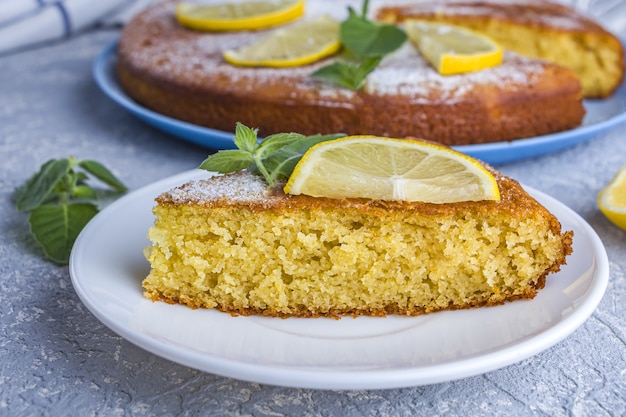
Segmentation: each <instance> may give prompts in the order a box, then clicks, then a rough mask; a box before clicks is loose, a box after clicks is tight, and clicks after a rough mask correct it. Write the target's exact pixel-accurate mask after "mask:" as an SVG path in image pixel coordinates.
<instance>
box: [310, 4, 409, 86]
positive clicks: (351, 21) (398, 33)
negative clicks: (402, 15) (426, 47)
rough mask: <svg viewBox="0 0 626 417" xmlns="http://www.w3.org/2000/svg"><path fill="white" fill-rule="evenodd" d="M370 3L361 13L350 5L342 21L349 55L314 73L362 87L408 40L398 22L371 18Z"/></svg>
mask: <svg viewBox="0 0 626 417" xmlns="http://www.w3.org/2000/svg"><path fill="white" fill-rule="evenodd" d="M368 3H369V1H368V0H364V2H363V9H362V11H361V14H357V12H355V11H354V9H352V8H351V7H349V8H348V12H349V16H348V18H347V19H346V20H345V21H343V22H342V23H341V26H340V31H339V37H340V40H341V43H342V45H343V48H344V52H345V53H344V55H345V59H344V60H341V61H335V62H334V63H332V64H330V65H327V66H325V67H322V68H320V69H318V70H317V71H315V72H314V73H313V74H311V75H312V76H314V77H319V78H324V79H327V80H330V81H332V82H334V83H337V84H339V85H341V86H342V87H346V88H349V89H351V90H358V89H360V88H361V87H362V86H363V83H364V82H365V79H366V78H367V76H368V75H369V74H370V73H371V72H372V71H374V69H376V67H377V66H378V64H380V62H381V61H382V59H383V58H384V57H385V56H386V55H388V54H390V53H391V52H393V51H395V50H396V49H398V48H399V47H400V46H402V44H403V43H404V42H405V41H406V39H407V35H406V33H404V31H402V30H401V29H400V28H398V27H397V26H395V25H391V24H380V23H376V22H372V21H370V20H368V19H367V10H368Z"/></svg>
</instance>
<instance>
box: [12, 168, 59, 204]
mask: <svg viewBox="0 0 626 417" xmlns="http://www.w3.org/2000/svg"><path fill="white" fill-rule="evenodd" d="M69 169H70V162H69V160H67V159H51V160H49V161H47V162H46V163H45V164H43V165H42V166H41V168H40V170H39V172H37V173H36V174H35V175H33V176H32V177H31V178H30V179H29V180H28V181H27V182H26V183H25V184H24V185H22V186H21V187H19V188H17V189H16V190H15V197H16V206H17V209H18V211H30V210H33V209H34V208H36V207H37V206H39V205H41V204H43V203H44V202H46V201H48V200H49V198H50V196H51V195H52V194H53V192H54V191H55V187H56V186H57V184H58V183H59V181H60V180H61V179H62V178H63V177H64V176H66V175H67V173H68V172H69Z"/></svg>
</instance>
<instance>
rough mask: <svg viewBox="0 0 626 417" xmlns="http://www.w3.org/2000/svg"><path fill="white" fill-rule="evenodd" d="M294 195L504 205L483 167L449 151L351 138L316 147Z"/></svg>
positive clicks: (301, 166)
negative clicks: (489, 202) (479, 202)
mask: <svg viewBox="0 0 626 417" xmlns="http://www.w3.org/2000/svg"><path fill="white" fill-rule="evenodd" d="M285 192H286V193H288V194H306V195H310V196H313V197H329V198H371V199H378V200H404V201H421V202H430V203H453V202H459V201H482V200H500V192H499V188H498V183H497V181H496V179H495V177H494V176H493V175H492V173H491V172H489V171H488V170H487V169H486V168H485V167H484V166H483V165H482V164H481V163H480V162H478V161H477V160H475V159H473V158H470V157H469V156H467V155H465V154H462V153H460V152H457V151H455V150H453V149H450V148H448V147H445V146H441V145H436V144H433V143H429V142H421V141H417V140H408V139H390V138H383V137H377V136H348V137H345V138H341V139H337V140H332V141H327V142H322V143H320V144H317V145H315V146H313V147H312V148H310V149H309V150H308V151H307V152H306V153H305V154H304V155H303V157H302V159H301V160H300V161H299V162H298V164H297V165H296V167H295V168H294V171H293V173H292V174H291V176H290V177H289V180H288V182H287V184H286V185H285Z"/></svg>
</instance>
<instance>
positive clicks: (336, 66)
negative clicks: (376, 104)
mask: <svg viewBox="0 0 626 417" xmlns="http://www.w3.org/2000/svg"><path fill="white" fill-rule="evenodd" d="M357 68H358V65H356V64H352V63H349V62H341V61H336V62H333V63H332V64H330V65H326V66H325V67H321V68H319V69H318V70H317V71H315V72H313V73H312V74H311V76H313V77H318V78H324V79H327V80H329V81H332V82H334V83H335V84H339V85H340V86H342V87H345V88H349V89H350V90H358V89H359V88H361V84H362V83H363V80H362V79H359V77H357V76H356V74H357V72H358V70H357Z"/></svg>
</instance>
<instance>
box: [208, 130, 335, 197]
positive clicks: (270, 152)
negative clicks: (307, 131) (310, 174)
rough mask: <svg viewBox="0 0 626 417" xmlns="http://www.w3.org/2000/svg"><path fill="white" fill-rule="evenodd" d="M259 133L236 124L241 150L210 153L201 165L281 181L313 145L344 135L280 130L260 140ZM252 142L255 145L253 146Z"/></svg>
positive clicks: (271, 181) (269, 180)
mask: <svg viewBox="0 0 626 417" xmlns="http://www.w3.org/2000/svg"><path fill="white" fill-rule="evenodd" d="M256 134H257V131H256V130H254V129H250V128H248V127H246V126H244V125H243V124H241V123H237V129H236V131H235V138H236V139H237V138H238V140H236V141H235V145H236V146H237V147H238V148H239V149H227V150H221V151H219V152H217V153H215V154H213V155H209V156H208V157H207V158H206V159H205V160H204V161H203V162H202V164H200V166H199V168H200V169H204V170H207V171H216V172H219V173H222V174H224V173H227V172H235V171H240V170H242V169H248V170H250V171H251V172H253V173H255V174H260V175H262V176H263V177H264V178H265V180H266V181H267V183H268V184H269V185H274V184H275V183H276V182H277V181H278V180H281V179H287V178H289V176H290V175H291V173H292V172H293V169H294V167H295V166H296V164H297V163H298V161H299V160H300V158H302V155H304V153H305V152H306V151H307V150H308V149H309V148H310V147H311V146H313V145H315V144H317V143H320V142H323V141H326V140H331V139H336V138H338V137H341V136H345V135H344V134H342V133H338V134H334V135H312V136H304V135H301V134H300V133H293V132H292V133H277V134H274V135H270V136H268V137H266V138H265V139H264V140H262V141H261V142H260V143H259V142H258V141H257V137H256ZM252 135H253V136H252ZM253 142H254V147H253V148H252V149H250V148H251V145H252V143H253Z"/></svg>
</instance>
